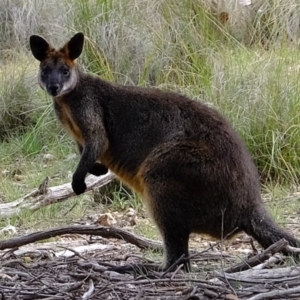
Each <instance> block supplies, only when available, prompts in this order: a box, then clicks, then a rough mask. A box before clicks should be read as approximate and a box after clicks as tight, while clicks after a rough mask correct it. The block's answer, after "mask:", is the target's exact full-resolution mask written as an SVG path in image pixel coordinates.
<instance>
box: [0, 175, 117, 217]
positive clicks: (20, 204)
mask: <svg viewBox="0 0 300 300" xmlns="http://www.w3.org/2000/svg"><path fill="white" fill-rule="evenodd" d="M114 178H115V175H114V174H113V173H111V172H108V173H107V174H105V175H103V176H99V177H96V176H93V175H89V176H88V177H86V179H85V183H86V186H87V189H86V191H90V190H92V189H94V188H100V187H102V186H104V185H106V184H107V183H109V182H111V181H112V180H113V179H114ZM73 196H75V194H74V192H73V189H72V186H71V183H65V184H62V185H58V186H54V187H49V188H48V187H46V188H45V187H44V186H42V185H41V186H40V187H39V188H38V189H35V190H33V191H32V192H30V193H29V194H27V195H25V196H23V197H21V198H19V199H17V200H15V201H12V202H9V203H3V204H0V218H7V217H11V216H13V215H15V214H18V213H19V212H20V211H21V210H22V209H29V210H32V211H35V210H38V209H39V208H41V207H43V206H47V205H50V204H54V203H58V202H62V201H64V200H66V199H68V198H70V197H73Z"/></svg>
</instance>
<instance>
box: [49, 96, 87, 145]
mask: <svg viewBox="0 0 300 300" xmlns="http://www.w3.org/2000/svg"><path fill="white" fill-rule="evenodd" d="M54 109H55V113H56V115H57V117H58V119H59V120H60V122H61V123H62V125H63V126H64V128H65V129H66V130H67V131H68V132H69V133H70V134H71V135H72V136H73V138H74V139H75V140H76V142H78V143H79V144H80V145H83V144H84V140H83V136H82V131H81V129H80V128H79V126H78V125H77V123H76V121H75V119H74V116H73V114H72V112H71V108H70V106H69V105H68V103H66V102H65V101H63V99H55V100H54Z"/></svg>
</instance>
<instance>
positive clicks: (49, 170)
mask: <svg viewBox="0 0 300 300" xmlns="http://www.w3.org/2000/svg"><path fill="white" fill-rule="evenodd" d="M212 3H213V1H209V0H206V1H194V0H193V1H187V0H185V1H181V2H178V1H175V0H167V1H155V0H154V1H137V0H127V1H125V0H121V1H117V0H93V1H84V0H72V1H66V0H62V1H58V0H53V1H46V2H45V1H33V0H28V1H20V0H10V1H8V0H4V1H2V2H1V3H0V24H1V25H0V83H1V84H0V140H1V144H0V168H1V170H2V171H3V170H8V172H9V173H8V175H4V174H2V173H1V174H0V183H1V185H2V189H1V197H2V196H3V198H4V200H5V201H12V200H14V199H16V198H18V197H20V196H21V195H24V194H26V193H27V192H28V191H29V190H30V189H32V188H34V187H37V186H38V185H39V183H40V182H42V180H43V179H44V178H45V177H46V176H49V177H50V178H52V179H51V184H53V185H54V184H61V183H65V182H66V181H69V180H70V178H69V176H70V174H72V172H73V170H74V169H75V166H76V163H77V161H78V157H77V158H76V159H73V160H68V159H67V157H68V156H69V155H70V154H72V153H75V152H76V147H75V145H74V143H73V142H72V141H71V139H70V138H69V137H67V135H66V134H65V133H64V132H63V131H62V130H61V126H60V124H58V122H57V121H56V119H55V116H54V113H53V109H52V104H51V99H50V98H49V97H48V96H47V95H46V94H45V93H44V91H42V90H41V89H40V88H39V87H38V83H37V78H36V74H37V72H38V64H37V62H36V61H35V60H34V58H33V57H32V55H31V54H30V52H29V47H28V38H29V36H30V35H31V34H40V35H43V36H44V37H45V38H46V39H48V40H50V41H51V42H52V43H53V44H54V45H55V46H62V45H63V43H64V42H65V41H66V40H67V39H68V38H70V37H71V36H72V35H73V34H74V33H76V32H78V31H82V32H84V34H85V36H86V40H85V41H86V42H85V48H84V53H83V55H82V57H81V58H80V59H79V62H80V63H81V65H82V66H83V68H84V69H85V70H86V71H88V72H92V73H95V74H98V75H100V76H101V77H103V78H105V79H107V80H110V81H113V82H117V83H121V84H137V85H141V86H148V85H153V86H158V87H160V88H163V89H168V90H173V91H178V92H181V93H183V94H186V95H188V96H189V97H191V98H193V99H195V100H199V101H202V102H204V103H206V104H208V105H210V106H213V107H215V108H216V109H217V110H219V111H220V112H221V113H222V114H223V115H225V116H226V117H227V118H228V120H229V121H230V122H231V123H232V125H233V126H234V128H235V129H236V130H237V132H238V133H239V134H240V136H241V137H242V138H243V140H244V141H245V144H246V145H247V147H248V148H249V151H250V153H251V154H252V156H253V159H254V161H255V163H256V165H257V166H258V169H259V172H260V174H261V179H262V183H263V184H264V186H266V187H268V186H271V187H274V186H276V187H279V189H287V190H289V189H291V188H292V189H294V188H295V187H298V186H299V179H300V144H299V143H300V142H299V141H300V138H299V131H300V109H299V108H300V107H299V105H300V104H299V103H300V102H299V100H298V97H299V94H300V93H299V92H300V88H299V83H298V81H299V80H298V79H299V75H298V74H299V70H300V64H299V61H300V54H299V51H298V43H299V38H300V29H299V26H298V25H299V22H300V17H299V16H300V4H299V3H298V1H296V0H293V1H283V0H272V1H268V2H263V1H261V2H259V1H257V2H256V4H255V5H253V6H251V7H250V6H249V7H241V6H237V5H235V4H234V3H236V1H226V2H224V3H223V2H222V3H223V4H218V5H212ZM220 3H221V2H220ZM226 14H228V20H226V19H224V18H223V17H224V15H226ZM222 16H223V17H222ZM297 24H298V25H297ZM47 153H50V154H52V155H53V156H54V157H55V159H54V160H53V161H51V162H47V163H45V162H44V161H43V158H42V157H43V155H44V154H47ZM16 171H18V172H20V173H21V174H20V176H21V177H22V180H20V181H18V182H17V181H16V179H15V177H14V175H12V174H14V172H16ZM101 193H104V192H103V191H101ZM90 197H91V199H90V198H89V200H85V201H83V204H82V205H83V206H82V207H80V205H79V204H78V205H77V204H76V206H75V209H74V210H72V212H76V214H78V217H80V216H81V215H82V213H81V210H80V209H82V211H85V209H84V207H88V206H89V205H91V201H93V200H92V198H93V197H94V196H93V195H91V196H90ZM109 197H110V199H112V200H113V201H112V203H111V204H110V205H111V207H112V208H113V209H120V210H123V209H126V208H127V207H128V206H132V207H134V208H135V209H137V210H139V209H140V207H141V206H142V204H141V202H140V200H139V199H138V198H137V196H136V195H134V194H131V193H127V192H126V190H125V189H123V188H122V187H121V186H117V187H116V188H115V190H114V191H113V192H112V193H111V194H110V195H109ZM109 197H108V196H105V195H102V196H101V197H100V198H101V201H106V200H107V199H108V198H109ZM76 199H77V198H76ZM76 199H74V200H72V201H75V202H76V201H77V200H76ZM72 201H68V202H66V203H64V204H60V205H57V206H53V208H45V210H41V211H40V214H41V216H42V217H40V216H39V212H36V213H34V214H33V216H32V217H31V216H30V214H29V213H26V212H24V216H23V217H21V216H19V217H18V218H19V219H24V220H26V219H28V222H30V223H32V222H33V220H32V218H35V219H37V220H39V219H41V220H43V219H45V220H48V219H49V220H51V219H54V220H55V219H56V218H57V219H60V212H61V211H64V209H66V210H68V209H70V208H72V207H73V203H74V202H72ZM275 202H276V201H274V203H275ZM268 204H269V203H268ZM76 207H79V208H80V209H76ZM292 207H294V206H293V205H292ZM99 209H103V206H100V208H99ZM52 210H53V211H52ZM274 211H275V215H276V214H279V212H276V208H275V209H274ZM72 217H74V215H72ZM75 218H76V217H75ZM16 220H17V218H15V221H14V222H17V221H16ZM5 222H10V221H9V220H7V221H5ZM24 222H25V221H24ZM46 223H47V222H46Z"/></svg>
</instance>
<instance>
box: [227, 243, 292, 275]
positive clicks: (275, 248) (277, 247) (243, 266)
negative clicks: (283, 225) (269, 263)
mask: <svg viewBox="0 0 300 300" xmlns="http://www.w3.org/2000/svg"><path fill="white" fill-rule="evenodd" d="M287 245H288V242H287V241H286V240H285V239H281V240H279V241H278V242H276V243H275V244H273V245H271V246H270V247H269V248H267V249H266V250H264V251H263V252H261V253H259V254H257V255H255V256H253V257H251V258H249V259H247V260H246V261H243V262H241V263H239V264H237V265H235V266H232V267H229V268H227V269H225V270H224V272H225V273H235V272H241V271H244V270H247V269H250V268H252V267H254V266H257V265H259V264H261V263H262V262H264V261H265V260H267V259H269V258H270V257H271V256H272V255H274V254H275V253H277V252H280V251H282V250H284V249H285V248H286V246H287Z"/></svg>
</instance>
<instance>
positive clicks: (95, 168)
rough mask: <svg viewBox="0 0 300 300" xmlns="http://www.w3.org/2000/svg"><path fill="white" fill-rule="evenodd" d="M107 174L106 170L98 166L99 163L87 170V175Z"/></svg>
mask: <svg viewBox="0 0 300 300" xmlns="http://www.w3.org/2000/svg"><path fill="white" fill-rule="evenodd" d="M107 172H108V169H107V168H106V167H105V166H104V165H102V164H100V163H94V165H93V167H92V168H91V169H90V170H89V173H90V174H92V175H95V176H101V175H104V174H106V173H107Z"/></svg>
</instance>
